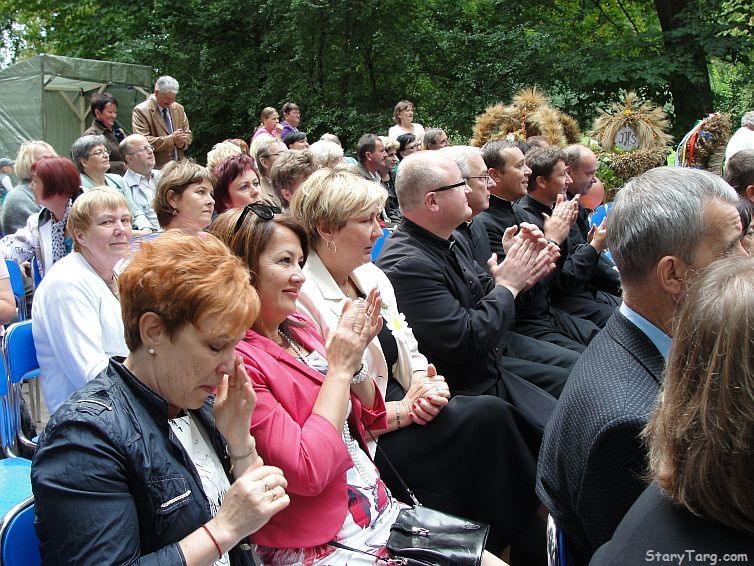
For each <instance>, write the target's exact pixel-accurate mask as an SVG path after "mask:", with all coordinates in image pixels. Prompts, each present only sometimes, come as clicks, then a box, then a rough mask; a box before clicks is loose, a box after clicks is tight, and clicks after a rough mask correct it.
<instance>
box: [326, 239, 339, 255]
mask: <svg viewBox="0 0 754 566" xmlns="http://www.w3.org/2000/svg"><path fill="white" fill-rule="evenodd" d="M330 244H332V248H331V247H330ZM327 251H328V252H330V253H331V254H334V253H336V252H337V251H338V247H337V246H336V245H335V242H334V241H333V240H327Z"/></svg>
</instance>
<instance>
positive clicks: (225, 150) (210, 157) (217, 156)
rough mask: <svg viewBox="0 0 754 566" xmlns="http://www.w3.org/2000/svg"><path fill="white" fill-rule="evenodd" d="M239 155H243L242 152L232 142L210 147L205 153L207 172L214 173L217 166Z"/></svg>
mask: <svg viewBox="0 0 754 566" xmlns="http://www.w3.org/2000/svg"><path fill="white" fill-rule="evenodd" d="M239 153H243V150H242V149H241V147H240V146H239V145H237V144H234V143H233V142H229V141H223V142H220V143H216V144H215V145H213V146H212V149H210V150H209V151H208V152H207V170H209V171H211V172H212V173H214V171H215V167H217V165H219V164H220V163H221V162H222V161H225V160H226V159H228V158H230V157H233V156H234V155H238V154H239Z"/></svg>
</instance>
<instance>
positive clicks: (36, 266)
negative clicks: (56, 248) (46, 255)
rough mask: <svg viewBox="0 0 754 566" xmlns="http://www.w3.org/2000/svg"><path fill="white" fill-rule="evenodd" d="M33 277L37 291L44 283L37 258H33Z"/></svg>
mask: <svg viewBox="0 0 754 566" xmlns="http://www.w3.org/2000/svg"><path fill="white" fill-rule="evenodd" d="M31 276H32V278H33V279H34V288H35V289H36V288H37V287H39V284H40V283H41V282H42V272H41V271H40V270H39V262H38V261H37V256H34V257H33V258H31Z"/></svg>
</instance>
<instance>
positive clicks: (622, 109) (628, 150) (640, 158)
mask: <svg viewBox="0 0 754 566" xmlns="http://www.w3.org/2000/svg"><path fill="white" fill-rule="evenodd" d="M597 112H598V116H597V119H596V120H595V121H594V126H593V127H592V131H591V132H590V134H589V135H590V136H591V137H592V138H593V139H595V140H596V141H597V143H598V144H599V146H600V148H601V151H598V152H597V153H598V157H599V160H600V171H598V173H597V176H598V177H599V178H600V179H602V181H603V183H604V184H605V191H606V192H607V197H608V200H612V197H613V196H614V193H615V189H617V188H618V187H620V186H622V185H623V184H624V183H625V182H626V181H627V180H628V179H630V178H631V177H635V176H636V175H639V174H641V173H644V171H648V170H649V169H653V168H654V167H658V166H660V165H663V164H664V163H665V162H666V160H667V154H668V145H669V144H670V143H672V141H673V138H672V137H671V136H670V135H669V134H668V133H667V130H668V128H669V127H670V122H669V121H668V119H667V115H666V114H665V112H664V111H663V110H662V109H661V108H658V107H657V106H655V105H654V104H652V103H651V102H644V101H641V100H640V99H639V97H638V96H637V95H636V93H635V92H627V93H625V94H624V95H623V100H621V101H620V102H614V103H613V104H611V105H610V107H609V109H608V110H602V109H601V108H600V109H597Z"/></svg>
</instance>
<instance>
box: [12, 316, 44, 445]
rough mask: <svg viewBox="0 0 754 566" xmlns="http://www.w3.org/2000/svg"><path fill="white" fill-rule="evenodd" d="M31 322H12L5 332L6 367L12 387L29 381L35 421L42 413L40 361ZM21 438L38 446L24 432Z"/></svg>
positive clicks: (20, 435) (24, 442) (22, 440)
mask: <svg viewBox="0 0 754 566" xmlns="http://www.w3.org/2000/svg"><path fill="white" fill-rule="evenodd" d="M31 323H32V321H31V320H24V321H23V322H16V323H15V324H11V326H10V328H8V332H7V333H6V334H5V367H6V368H7V370H8V378H9V380H10V384H11V387H12V386H15V385H16V384H19V385H18V387H19V388H20V384H21V383H23V382H24V381H28V382H29V389H30V391H31V394H30V395H29V399H30V400H31V407H30V409H31V416H32V418H33V419H34V420H35V422H38V421H39V416H40V413H41V399H40V393H39V362H38V361H37V349H36V347H35V346H34V335H33V334H32V330H31ZM19 394H20V392H19ZM19 430H20V429H19ZM19 440H21V442H22V443H23V444H24V445H25V446H28V447H29V448H32V449H33V448H35V447H36V445H35V444H34V443H32V442H30V441H29V440H27V439H26V438H25V437H24V436H23V434H19Z"/></svg>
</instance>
